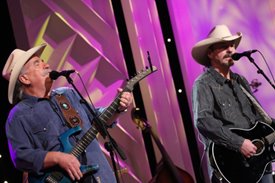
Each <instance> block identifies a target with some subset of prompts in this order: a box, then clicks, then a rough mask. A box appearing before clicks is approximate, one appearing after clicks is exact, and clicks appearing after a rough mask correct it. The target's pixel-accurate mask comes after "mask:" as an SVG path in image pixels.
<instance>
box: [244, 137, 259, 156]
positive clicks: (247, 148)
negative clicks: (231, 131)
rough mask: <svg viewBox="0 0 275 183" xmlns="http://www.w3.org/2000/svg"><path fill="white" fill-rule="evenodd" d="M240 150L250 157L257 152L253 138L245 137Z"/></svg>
mask: <svg viewBox="0 0 275 183" xmlns="http://www.w3.org/2000/svg"><path fill="white" fill-rule="evenodd" d="M240 151H241V153H242V154H243V155H244V156H245V157H246V158H250V157H251V156H253V155H254V154H256V151H257V147H256V146H255V145H254V144H253V143H252V142H251V140H249V139H244V141H243V144H242V146H241V148H240Z"/></svg>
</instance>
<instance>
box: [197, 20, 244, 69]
mask: <svg viewBox="0 0 275 183" xmlns="http://www.w3.org/2000/svg"><path fill="white" fill-rule="evenodd" d="M241 38H242V33H240V32H238V33H237V34H236V35H232V34H231V32H230V30H229V29H228V27H227V26H226V25H217V26H215V27H214V28H213V29H212V30H211V31H210V32H209V34H208V36H207V38H206V39H204V40H201V41H199V42H198V43H197V44H195V46H194V47H193V48H192V56H193V58H194V59H195V60H196V61H197V62H198V63H199V64H202V65H204V66H208V65H209V58H208V56H207V51H208V48H209V47H210V46H211V45H213V44H216V43H222V42H228V41H233V40H235V46H236V48H237V47H238V45H239V44H240V41H241Z"/></svg>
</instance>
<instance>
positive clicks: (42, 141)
mask: <svg viewBox="0 0 275 183" xmlns="http://www.w3.org/2000/svg"><path fill="white" fill-rule="evenodd" d="M57 94H63V95H64V96H66V97H67V99H68V100H69V101H70V103H71V104H72V106H73V107H74V109H75V110H76V111H77V112H78V113H79V115H80V117H81V119H82V121H83V124H82V127H81V128H82V130H81V132H80V133H79V134H74V135H72V137H71V138H70V142H71V144H72V145H73V144H74V143H75V142H76V140H77V139H80V138H81V137H82V136H83V135H84V134H85V132H87V131H88V130H89V128H90V127H91V122H92V118H93V116H91V114H88V113H87V108H85V106H84V104H83V103H81V102H80V97H79V96H78V95H77V93H76V92H75V91H74V90H73V89H69V88H59V89H57V90H53V91H52V93H51V97H50V99H41V98H36V97H32V96H27V95H24V97H23V99H22V100H21V101H20V102H19V103H18V104H16V105H15V106H14V107H13V108H12V110H11V111H10V114H9V116H8V120H7V123H6V135H7V138H8V142H9V149H10V155H11V158H12V160H13V163H14V165H15V167H16V168H17V169H19V170H22V171H28V172H29V174H30V175H37V174H38V175H39V174H41V173H43V161H44V158H45V156H46V153H47V152H48V151H61V144H60V141H59V139H58V137H59V136H60V135H61V134H62V133H64V132H66V131H67V130H68V129H69V127H68V126H67V125H66V124H65V120H64V118H63V115H62V111H61V109H60V108H59V105H58V102H57V100H56V99H55V97H54V96H55V95H57ZM102 110H103V108H100V109H97V111H100V112H102ZM85 152H86V153H85V157H86V158H85V159H86V162H81V163H82V164H98V165H99V167H100V169H99V171H98V172H97V173H96V174H95V177H100V180H101V182H110V183H113V182H116V181H115V177H114V174H113V171H112V169H111V167H110V165H109V163H108V161H107V159H106V158H105V155H104V154H103V152H102V151H101V148H100V146H99V143H98V141H97V140H96V139H94V140H93V141H92V142H91V143H90V145H89V146H88V147H87V149H86V151H85Z"/></svg>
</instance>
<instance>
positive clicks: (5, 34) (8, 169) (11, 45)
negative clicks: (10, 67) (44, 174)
mask: <svg viewBox="0 0 275 183" xmlns="http://www.w3.org/2000/svg"><path fill="white" fill-rule="evenodd" d="M0 12H1V23H2V26H1V28H0V29H1V34H0V35H1V47H0V54H1V55H0V59H1V61H0V71H1V73H2V70H3V67H4V64H5V62H6V60H7V58H8V56H9V54H10V52H12V50H14V49H15V48H16V44H15V39H14V36H13V30H12V25H11V21H10V17H9V12H8V7H7V2H6V0H4V1H1V2H0ZM0 84H1V89H0V90H1V93H0V111H1V115H0V130H1V131H0V144H1V146H0V155H1V158H0V182H4V181H7V182H9V183H18V182H21V177H22V176H21V173H20V172H19V171H17V170H16V169H15V168H14V167H13V164H12V161H11V159H10V155H9V152H8V144H7V138H6V134H5V123H6V119H7V116H8V112H9V110H10V108H11V105H10V104H9V102H8V97H7V93H8V82H7V81H6V80H5V79H4V78H3V77H0Z"/></svg>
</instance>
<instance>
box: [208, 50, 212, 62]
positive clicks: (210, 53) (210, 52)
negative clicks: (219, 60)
mask: <svg viewBox="0 0 275 183" xmlns="http://www.w3.org/2000/svg"><path fill="white" fill-rule="evenodd" d="M212 53H213V51H212V50H210V49H208V50H207V56H208V58H209V59H210V60H211V59H212Z"/></svg>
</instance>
